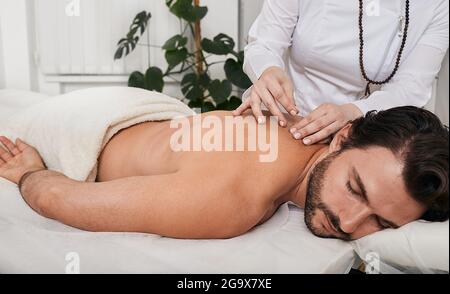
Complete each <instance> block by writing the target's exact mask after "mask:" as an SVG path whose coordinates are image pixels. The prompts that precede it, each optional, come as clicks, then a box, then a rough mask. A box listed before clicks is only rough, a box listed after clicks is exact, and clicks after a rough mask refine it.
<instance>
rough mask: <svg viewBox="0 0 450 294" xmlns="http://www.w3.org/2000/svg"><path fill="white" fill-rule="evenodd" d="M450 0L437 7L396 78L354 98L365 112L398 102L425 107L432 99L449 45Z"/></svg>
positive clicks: (395, 104)
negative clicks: (430, 21) (364, 95)
mask: <svg viewBox="0 0 450 294" xmlns="http://www.w3.org/2000/svg"><path fill="white" fill-rule="evenodd" d="M448 26H449V12H448V1H447V0H445V1H442V4H441V5H440V6H439V7H437V8H436V15H435V17H434V18H433V21H432V23H431V24H430V26H429V27H428V28H427V30H426V31H425V33H424V35H423V36H422V37H421V39H420V40H419V42H418V44H417V46H416V48H414V49H413V51H412V52H411V54H410V55H409V56H408V58H407V59H406V60H405V61H404V62H403V63H402V65H401V66H400V68H399V71H398V72H397V74H396V75H395V76H394V78H393V79H392V80H391V81H390V82H389V83H388V84H385V85H383V86H382V87H381V89H380V90H379V91H376V92H374V93H373V94H372V95H370V96H369V97H368V98H367V99H365V100H359V101H356V102H353V104H355V105H356V106H358V107H359V109H360V110H361V111H362V112H363V113H364V114H366V113H367V112H369V111H371V110H385V109H390V108H394V107H399V106H406V105H411V106H417V107H424V106H425V105H426V104H427V103H428V101H429V100H430V99H431V96H432V90H433V82H434V79H435V78H436V76H437V75H438V73H439V71H440V69H441V65H442V61H443V59H444V57H445V54H446V52H447V49H448V46H449V27H448Z"/></svg>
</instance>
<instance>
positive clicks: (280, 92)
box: [267, 80, 298, 115]
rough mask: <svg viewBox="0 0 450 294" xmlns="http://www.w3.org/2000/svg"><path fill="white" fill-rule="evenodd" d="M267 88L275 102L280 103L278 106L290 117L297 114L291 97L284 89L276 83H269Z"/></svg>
mask: <svg viewBox="0 0 450 294" xmlns="http://www.w3.org/2000/svg"><path fill="white" fill-rule="evenodd" d="M267 88H268V89H269V92H270V93H271V94H272V96H273V97H274V98H275V100H276V101H278V102H280V104H281V105H282V106H283V107H284V109H286V111H287V112H288V113H290V114H291V115H296V114H297V113H298V110H297V108H296V107H295V104H294V99H293V97H292V95H288V93H287V92H286V91H285V89H284V88H283V87H282V86H281V84H280V83H279V82H277V81H273V80H272V81H269V82H268V85H267Z"/></svg>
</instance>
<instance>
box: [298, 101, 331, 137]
mask: <svg viewBox="0 0 450 294" xmlns="http://www.w3.org/2000/svg"><path fill="white" fill-rule="evenodd" d="M325 114H326V109H324V107H322V106H319V107H318V108H316V109H315V110H314V111H313V112H311V113H310V114H309V115H308V116H307V117H305V118H303V119H302V120H300V121H299V122H298V123H297V124H295V125H294V126H293V127H292V128H291V133H292V134H294V133H297V132H298V131H300V130H301V129H303V128H304V127H306V126H307V125H309V124H311V123H313V122H314V121H316V120H317V119H319V118H320V117H322V116H324V115H325Z"/></svg>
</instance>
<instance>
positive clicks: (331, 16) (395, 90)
mask: <svg viewBox="0 0 450 294" xmlns="http://www.w3.org/2000/svg"><path fill="white" fill-rule="evenodd" d="M365 3H366V4H371V5H372V6H371V9H368V10H367V11H366V13H365V14H364V22H363V23H364V31H365V32H364V39H365V52H364V54H365V67H366V72H367V73H368V76H369V77H370V78H371V79H372V80H373V79H375V80H383V79H385V78H386V77H387V76H388V75H389V74H390V73H391V72H392V70H393V68H394V65H395V61H396V58H397V52H398V51H399V47H400V44H401V40H402V38H401V35H400V33H399V32H400V31H401V30H402V26H401V22H400V17H401V16H404V15H405V3H406V1H405V0H370V1H368V0H366V1H365ZM378 4H379V5H378ZM374 5H375V6H374ZM373 8H375V9H373ZM358 12H359V3H358V1H356V0H265V3H264V7H263V9H262V12H261V14H260V15H259V17H258V18H257V20H256V21H255V23H254V24H253V26H252V27H251V29H250V32H249V40H248V41H249V43H248V45H247V46H246V47H245V63H244V71H245V72H246V73H247V75H248V76H249V77H250V79H251V80H252V81H253V82H255V81H256V80H257V79H258V78H259V77H260V76H261V74H262V73H263V72H264V70H266V69H267V68H268V67H270V66H280V67H282V68H284V69H285V70H286V72H287V73H288V74H289V76H290V77H291V78H292V80H293V82H294V86H295V100H296V104H297V106H298V108H299V110H300V115H302V116H306V115H307V114H309V113H310V112H311V111H313V110H314V109H316V108H317V107H318V106H320V105H321V104H323V103H335V104H338V105H342V104H346V103H354V104H355V105H357V106H358V107H359V108H360V109H361V111H362V112H363V113H364V114H365V113H367V112H368V111H370V110H382V109H389V108H392V107H397V106H404V105H413V106H418V107H423V106H425V105H426V103H427V102H428V101H429V100H430V98H431V94H432V86H433V80H434V78H435V77H436V75H437V74H438V72H439V70H440V68H441V63H442V60H443V58H444V56H445V53H446V51H447V49H448V43H449V1H448V0H411V1H410V27H409V32H408V38H407V41H406V47H405V50H404V53H403V57H402V60H401V66H400V69H399V71H398V72H397V74H396V75H395V77H394V78H393V79H392V80H391V82H390V83H388V84H385V85H383V86H381V87H376V86H373V85H372V95H370V96H369V97H368V98H367V99H362V97H363V96H364V92H365V87H366V85H367V82H366V81H365V80H364V78H363V77H362V75H361V72H360V66H359V37H358V36H359V29H358ZM377 14H378V15H377ZM249 93H250V89H249V90H247V91H246V92H245V93H244V95H243V99H244V100H245V99H247V98H248V96H249Z"/></svg>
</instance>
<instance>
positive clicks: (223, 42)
mask: <svg viewBox="0 0 450 294" xmlns="http://www.w3.org/2000/svg"><path fill="white" fill-rule="evenodd" d="M234 46H235V43H234V40H233V39H232V38H231V37H229V36H227V35H225V34H219V35H217V36H215V37H214V40H210V39H208V38H204V39H203V40H202V48H203V50H205V51H206V52H208V53H211V54H215V55H227V54H230V53H231V52H233V49H234Z"/></svg>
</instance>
